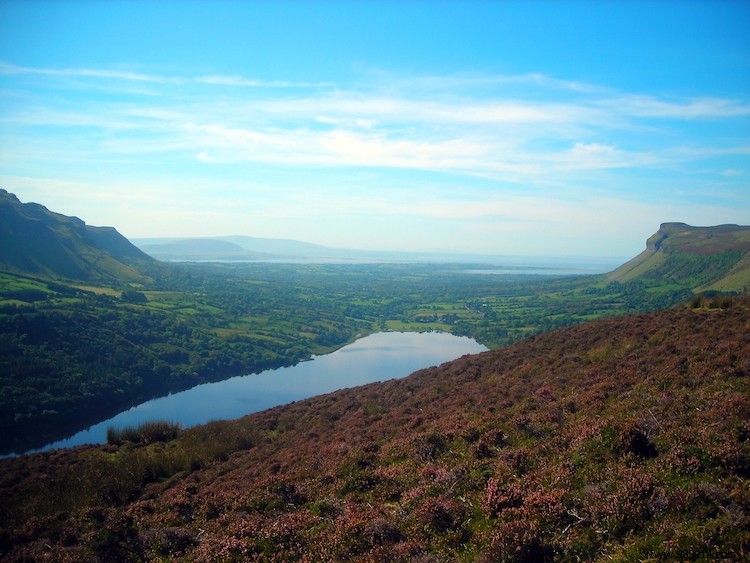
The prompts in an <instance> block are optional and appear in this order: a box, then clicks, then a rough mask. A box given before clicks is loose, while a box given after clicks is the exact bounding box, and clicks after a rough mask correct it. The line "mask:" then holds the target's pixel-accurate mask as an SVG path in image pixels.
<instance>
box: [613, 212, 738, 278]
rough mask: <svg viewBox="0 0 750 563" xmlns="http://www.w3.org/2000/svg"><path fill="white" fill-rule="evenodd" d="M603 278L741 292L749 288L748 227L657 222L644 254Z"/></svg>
mask: <svg viewBox="0 0 750 563" xmlns="http://www.w3.org/2000/svg"><path fill="white" fill-rule="evenodd" d="M607 279H608V281H618V282H628V281H631V280H659V281H660V282H661V283H674V284H677V285H682V286H685V287H689V288H691V289H693V290H696V291H712V290H713V291H736V292H742V291H746V290H748V289H750V226H740V225H719V226H716V227H692V226H690V225H686V224H685V223H663V224H662V225H661V227H660V228H659V230H658V231H657V232H656V233H655V234H654V235H652V236H651V237H650V238H649V239H648V240H647V241H646V250H644V251H643V252H642V253H641V254H639V255H638V256H636V257H635V258H633V259H632V260H630V261H629V262H627V263H625V264H623V265H622V266H620V267H619V268H617V269H616V270H615V271H613V272H612V273H610V274H609V275H608V276H607Z"/></svg>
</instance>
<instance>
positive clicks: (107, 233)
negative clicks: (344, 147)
mask: <svg viewBox="0 0 750 563" xmlns="http://www.w3.org/2000/svg"><path fill="white" fill-rule="evenodd" d="M491 258H494V259H495V260H497V259H502V260H503V261H504V262H507V264H508V266H510V267H511V268H517V269H518V273H523V271H524V269H529V268H530V267H533V266H532V263H533V262H534V260H533V259H521V258H518V257H516V258H512V257H502V258H501V257H489V256H481V255H474V256H467V255H464V256H458V255H453V254H440V253H404V252H387V251H382V252H379V251H365V250H352V249H342V248H330V247H326V246H321V245H318V244H312V243H308V242H301V241H296V240H289V239H273V238H257V237H249V236H227V237H211V238H142V239H134V240H133V242H131V241H129V240H127V239H126V238H125V237H123V236H122V235H121V234H120V233H118V232H117V230H116V229H115V228H113V227H94V226H91V225H86V224H85V223H84V222H83V221H82V220H81V219H79V218H77V217H68V216H65V215H61V214H59V213H55V212H52V211H50V210H48V209H47V208H46V207H44V206H42V205H40V204H38V203H21V202H20V201H19V200H18V198H17V197H16V196H15V195H13V194H11V193H9V192H7V191H5V190H2V189H0V269H2V270H5V271H11V272H17V273H26V274H32V275H38V276H47V277H53V278H65V279H69V280H83V281H105V280H106V281H109V282H118V283H133V282H144V281H148V280H149V277H150V274H149V272H152V271H153V269H154V268H155V267H157V265H158V263H159V261H178V262H179V261H213V262H250V261H261V262H265V261H318V262H326V261H331V262H350V261H351V262H368V261H372V262H378V261H385V262H387V261H393V262H399V261H423V262H440V261H445V262H470V261H471V262H476V263H482V262H487V261H489V260H490V259H491ZM520 260H523V263H521V262H520ZM540 263H541V262H540ZM548 266H549V264H548V263H547V264H545V267H546V268H547V269H549V270H550V273H554V271H555V270H556V269H558V268H556V267H552V268H549V267H548ZM572 266H574V263H573V262H568V263H566V264H564V265H563V264H560V265H559V269H560V270H561V271H562V270H564V269H569V268H571V267H572ZM591 266H592V265H591V264H589V265H587V266H582V268H581V273H586V271H587V269H588V268H590V267H591ZM599 266H601V265H599ZM596 267H597V266H594V269H595V268H596ZM588 271H591V270H588ZM598 271H602V270H601V269H600V270H598ZM606 279H607V281H610V282H622V283H625V282H629V281H634V280H642V281H645V282H650V283H656V284H661V285H663V284H673V285H675V286H679V287H683V288H690V289H692V290H694V291H697V292H706V291H709V292H710V291H720V292H735V293H737V292H743V291H746V290H747V289H748V288H750V226H740V225H719V226H715V227H693V226H690V225H687V224H685V223H663V224H662V225H661V226H660V228H659V230H658V231H657V232H656V233H655V234H654V235H653V236H651V237H650V238H649V239H648V240H647V243H646V250H644V251H643V252H642V253H641V254H639V255H638V256H636V257H635V258H633V259H632V260H630V261H628V262H626V263H625V264H623V265H622V266H620V267H619V268H617V269H616V270H614V271H612V272H611V273H609V274H608V275H607V277H606Z"/></svg>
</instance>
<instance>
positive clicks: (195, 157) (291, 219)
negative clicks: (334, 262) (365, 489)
mask: <svg viewBox="0 0 750 563" xmlns="http://www.w3.org/2000/svg"><path fill="white" fill-rule="evenodd" d="M0 187H2V188H4V189H6V190H8V191H10V192H13V193H15V194H16V195H17V196H18V197H19V198H20V199H21V200H22V201H37V202H39V203H42V204H44V205H46V206H47V207H49V208H50V209H52V210H55V211H59V212H61V213H65V214H70V215H77V216H79V217H81V218H82V219H83V220H85V221H86V222H87V223H89V224H93V225H112V226H115V227H116V228H117V229H118V230H119V231H120V232H121V233H123V234H124V235H125V236H128V237H131V238H136V237H148V236H220V235H237V234H239V235H250V236H259V237H279V238H293V239H298V240H304V241H309V242H315V243H319V244H324V245H329V246H338V247H348V248H363V249H378V250H418V251H431V250H435V251H450V252H469V253H488V254H497V255H541V256H545V255H546V256H550V255H581V256H616V257H619V256H622V257H627V256H632V255H634V254H636V253H638V252H640V251H641V250H642V249H643V248H644V244H645V239H646V238H647V237H648V236H649V235H651V234H652V233H653V232H655V231H656V230H657V229H658V227H659V224H660V223H661V222H665V221H684V222H687V223H690V224H694V225H713V224H721V223H741V224H748V223H750V3H747V2H740V1H737V2H729V1H724V2H722V1H718V2H716V1H713V2H697V1H694V2H691V1H682V2H669V1H666V0H662V1H657V0H654V1H651V2H638V1H635V2H615V1H613V0H610V1H603V2H590V1H580V2H574V1H569V2H563V1H558V2H552V1H546V2H545V1H538V2H490V1H479V0H474V1H468V2H457V1H456V2H430V1H427V0H422V1H416V0H415V1H405V2H389V1H385V2H382V1H381V2H375V1H373V2H365V1H359V2H346V1H344V0H338V1H333V2H313V1H307V2H285V1H281V2H240V1H239V0H235V1H219V2H197V1H194V2H191V1H183V2H164V1H162V2H159V1H156V2H147V1H145V0H143V1H120V2H104V1H102V2H95V1H93V0H89V1H82V2H73V1H63V0H56V1H52V0H50V1H36V2H29V1H3V0H0Z"/></svg>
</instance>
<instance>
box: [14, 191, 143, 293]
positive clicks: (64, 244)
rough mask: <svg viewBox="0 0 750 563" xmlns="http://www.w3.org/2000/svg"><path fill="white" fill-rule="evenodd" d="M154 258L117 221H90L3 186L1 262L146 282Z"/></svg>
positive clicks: (52, 273) (50, 272)
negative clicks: (28, 199)
mask: <svg viewBox="0 0 750 563" xmlns="http://www.w3.org/2000/svg"><path fill="white" fill-rule="evenodd" d="M154 264H155V261H154V260H153V259H152V258H151V257H150V256H148V255H147V254H145V253H144V252H142V251H141V250H139V249H138V248H136V247H135V246H134V245H133V244H131V243H130V242H129V241H128V240H127V239H126V238H125V237H123V236H122V235H121V234H120V233H119V232H117V230H116V229H115V228H114V227H95V226H91V225H87V224H86V223H85V222H84V221H82V220H81V219H79V218H78V217H69V216H66V215H62V214H60V213H55V212H53V211H50V210H49V209H47V208H46V207H44V206H43V205H40V204H38V203H21V201H20V200H19V199H18V198H17V197H16V196H15V195H13V194H11V193H9V192H8V191H6V190H3V189H0V267H2V268H3V269H6V270H8V271H14V272H20V273H26V274H34V275H42V276H49V277H59V278H64V279H71V280H81V281H93V280H99V281H101V280H107V281H110V282H111V281H116V282H124V283H128V282H144V281H147V280H149V276H148V275H147V274H145V273H144V272H142V271H141V269H142V268H144V267H148V266H153V265H154Z"/></svg>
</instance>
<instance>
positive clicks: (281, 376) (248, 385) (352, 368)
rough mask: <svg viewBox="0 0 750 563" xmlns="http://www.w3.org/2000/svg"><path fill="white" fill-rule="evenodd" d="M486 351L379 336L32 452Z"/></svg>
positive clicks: (267, 403)
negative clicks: (112, 429)
mask: <svg viewBox="0 0 750 563" xmlns="http://www.w3.org/2000/svg"><path fill="white" fill-rule="evenodd" d="M485 350H487V348H486V347H485V346H483V345H482V344H479V343H478V342H476V341H474V340H472V339H470V338H466V337H459V336H453V335H452V334H448V333H442V332H379V333H376V334H371V335H370V336H366V337H364V338H361V339H359V340H357V341H356V342H353V343H352V344H349V345H347V346H345V347H343V348H340V349H339V350H337V351H335V352H332V353H331V354H326V355H324V356H313V359H312V360H310V361H307V362H302V363H299V364H297V365H295V366H290V367H285V368H278V369H273V370H267V371H264V372H262V373H259V374H254V375H244V376H240V377H233V378H231V379H226V380H224V381H219V382H217V383H207V384H205V385H199V386H197V387H193V388H192V389H189V390H187V391H183V392H180V393H174V394H172V395H168V396H166V397H162V398H160V399H153V400H151V401H148V402H146V403H143V404H141V405H138V406H137V407H133V408H131V409H130V410H127V411H124V412H121V413H120V414H118V415H117V416H115V417H113V418H110V419H109V420H105V421H104V422H100V423H99V424H96V425H94V426H92V427H90V428H88V429H87V430H83V431H81V432H79V433H78V434H75V435H74V436H72V437H70V438H66V439H65V440H59V441H57V442H54V443H52V444H48V445H47V446H45V447H44V448H41V449H40V450H35V451H41V450H48V449H52V448H66V447H71V446H77V445H80V444H101V443H105V442H106V441H107V435H106V434H107V428H109V427H110V426H116V427H123V426H132V425H137V424H140V423H142V422H145V421H148V420H162V419H166V420H172V421H176V422H180V423H181V424H182V425H183V426H185V427H188V426H195V425H197V424H203V423H206V422H209V421H211V420H217V419H233V418H239V417H241V416H244V415H246V414H249V413H252V412H257V411H261V410H265V409H268V408H271V407H275V406H277V405H283V404H286V403H290V402H292V401H298V400H301V399H306V398H308V397H313V396H315V395H321V394H324V393H330V392H332V391H336V390H337V389H344V388H346V387H355V386H357V385H364V384H365V383H372V382H374V381H385V380H388V379H396V378H400V377H404V376H406V375H409V374H410V373H413V372H415V371H417V370H419V369H422V368H426V367H430V366H434V365H439V364H441V363H443V362H447V361H449V360H454V359H456V358H459V357H461V356H463V355H464V354H475V353H478V352H483V351H485Z"/></svg>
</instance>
